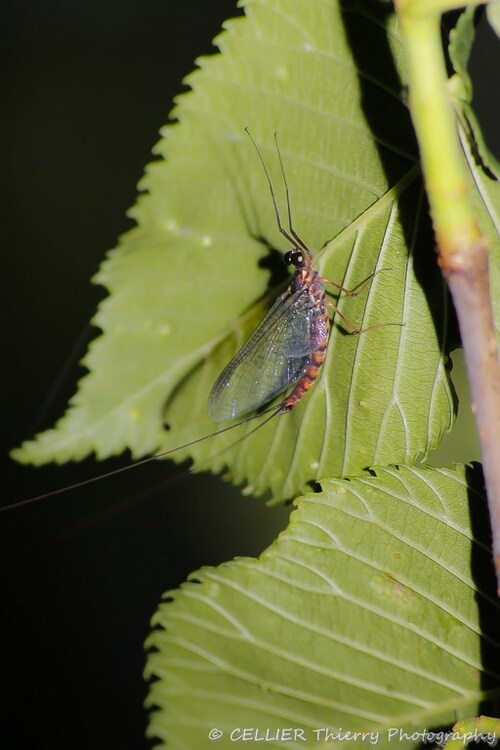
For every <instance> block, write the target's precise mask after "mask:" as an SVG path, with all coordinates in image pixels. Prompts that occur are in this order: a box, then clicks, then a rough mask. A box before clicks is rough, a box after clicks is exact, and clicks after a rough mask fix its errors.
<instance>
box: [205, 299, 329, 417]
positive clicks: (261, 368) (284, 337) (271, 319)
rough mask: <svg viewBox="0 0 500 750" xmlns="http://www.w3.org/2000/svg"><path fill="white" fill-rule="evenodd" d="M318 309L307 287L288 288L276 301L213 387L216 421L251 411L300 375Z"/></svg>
mask: <svg viewBox="0 0 500 750" xmlns="http://www.w3.org/2000/svg"><path fill="white" fill-rule="evenodd" d="M315 314H317V313H316V311H315V309H314V307H312V306H311V303H310V298H309V293H308V290H307V289H299V290H298V291H296V292H292V293H290V292H289V291H287V292H285V293H284V294H283V295H281V297H279V298H278V299H277V300H276V302H275V303H274V305H273V306H272V307H271V309H270V310H269V312H268V313H267V315H266V316H265V317H264V318H263V319H262V321H261V322H260V324H259V325H258V326H257V328H256V329H255V331H254V332H253V333H252V335H251V336H250V337H249V339H248V340H247V341H246V343H245V344H244V345H243V346H242V347H241V349H240V350H239V352H238V353H237V354H236V355H235V356H234V357H233V359H232V360H231V361H230V362H229V364H228V365H227V367H225V369H224V370H223V372H222V373H221V375H220V376H219V378H218V379H217V382H216V383H215V385H214V387H213V388H212V390H211V392H210V396H209V399H208V413H209V416H210V418H211V419H212V421H213V422H227V421H229V420H230V419H236V418H237V417H243V416H245V415H247V414H250V413H251V412H252V411H255V410H256V409H258V408H259V407H260V406H263V405H264V404H267V403H268V402H269V401H271V400H272V399H273V398H274V397H275V396H277V395H278V394H279V393H282V392H283V391H284V390H285V389H286V388H287V386H291V385H295V383H297V382H298V381H299V380H300V378H301V377H302V375H303V374H304V373H305V371H306V369H307V365H308V363H309V358H310V355H311V352H312V351H313V349H314V345H313V342H312V341H311V321H312V319H313V316H314V315H315Z"/></svg>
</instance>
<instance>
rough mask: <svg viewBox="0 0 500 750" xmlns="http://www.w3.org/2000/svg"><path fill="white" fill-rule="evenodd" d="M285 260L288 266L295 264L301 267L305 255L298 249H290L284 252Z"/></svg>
mask: <svg viewBox="0 0 500 750" xmlns="http://www.w3.org/2000/svg"><path fill="white" fill-rule="evenodd" d="M283 260H284V261H285V263H286V264H287V266H295V267H296V268H299V267H300V266H301V265H302V264H303V262H304V256H303V255H302V253H301V252H299V251H298V250H289V251H288V252H287V253H285V254H284V256H283Z"/></svg>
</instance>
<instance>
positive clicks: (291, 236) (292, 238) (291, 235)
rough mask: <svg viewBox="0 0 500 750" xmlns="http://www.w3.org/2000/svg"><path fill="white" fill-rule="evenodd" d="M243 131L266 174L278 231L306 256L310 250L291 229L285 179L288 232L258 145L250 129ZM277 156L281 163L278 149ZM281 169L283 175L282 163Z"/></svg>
mask: <svg viewBox="0 0 500 750" xmlns="http://www.w3.org/2000/svg"><path fill="white" fill-rule="evenodd" d="M245 133H246V134H247V135H248V137H249V138H250V140H251V141H252V143H253V146H254V148H255V150H256V152H257V156H258V157H259V160H260V163H261V164H262V169H263V170H264V174H265V176H266V180H267V184H268V185H269V191H270V193H271V200H272V202H273V207H274V213H275V215H276V223H277V224H278V229H279V231H280V233H281V234H282V235H283V237H285V239H287V240H288V242H289V243H290V244H291V245H293V247H297V243H298V244H299V247H301V248H302V249H303V250H305V251H306V252H307V254H308V256H309V255H310V251H309V250H308V248H307V247H306V246H305V245H304V243H303V242H302V241H301V240H299V238H298V237H297V235H296V234H295V232H294V231H293V229H292V225H291V217H290V199H289V195H288V185H287V183H286V180H285V190H286V202H287V206H288V220H289V224H290V232H287V230H286V229H285V228H284V226H283V225H282V223H281V218H280V212H279V210H278V203H277V201H276V195H275V193H274V188H273V183H272V182H271V178H270V176H269V172H268V170H267V167H266V163H265V161H264V157H263V156H262V154H261V152H260V149H259V147H258V146H257V144H256V143H255V141H254V139H253V136H252V134H251V133H250V131H249V129H248V128H247V127H246V128H245ZM274 136H275V140H276V133H275V134H274ZM277 145H278V141H277V140H276V146H277ZM278 156H279V159H280V164H281V156H280V153H279V149H278ZM281 170H282V174H283V176H284V172H283V165H282V164H281Z"/></svg>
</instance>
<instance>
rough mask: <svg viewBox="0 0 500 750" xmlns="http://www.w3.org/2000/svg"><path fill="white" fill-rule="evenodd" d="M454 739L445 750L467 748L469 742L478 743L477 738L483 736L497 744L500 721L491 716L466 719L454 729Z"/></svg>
mask: <svg viewBox="0 0 500 750" xmlns="http://www.w3.org/2000/svg"><path fill="white" fill-rule="evenodd" d="M453 734H456V735H457V737H452V738H451V739H450V740H448V742H447V743H446V744H445V746H444V750H459V748H462V747H466V746H467V745H468V744H469V742H472V741H474V742H477V739H476V738H477V736H478V735H483V736H486V737H488V739H491V740H493V741H495V744H496V742H497V741H498V738H499V737H500V720H499V719H493V718H491V717H489V716H478V717H477V719H466V720H465V721H457V723H456V724H455V726H454V727H453Z"/></svg>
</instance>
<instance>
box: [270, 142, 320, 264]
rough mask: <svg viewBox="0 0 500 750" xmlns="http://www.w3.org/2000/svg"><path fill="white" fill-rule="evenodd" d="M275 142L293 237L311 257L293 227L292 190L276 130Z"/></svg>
mask: <svg viewBox="0 0 500 750" xmlns="http://www.w3.org/2000/svg"><path fill="white" fill-rule="evenodd" d="M274 142H275V144H276V152H277V154H278V159H279V163H280V168H281V175H282V177H283V184H284V186H285V195H286V208H287V212H288V226H289V228H290V234H291V235H292V237H293V239H294V240H295V242H296V243H297V245H298V246H299V247H301V248H302V250H304V251H305V252H306V254H307V255H308V256H309V257H310V256H311V251H310V250H309V248H308V247H307V245H306V243H305V242H304V240H302V239H301V238H300V237H299V235H298V234H297V232H296V231H295V229H294V228H293V225H292V210H291V208H290V191H289V189H288V182H287V179H286V174H285V167H284V165H283V159H282V158H281V151H280V147H279V143H278V133H277V132H276V131H274Z"/></svg>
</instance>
